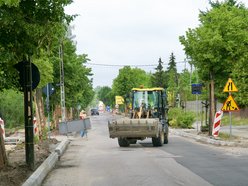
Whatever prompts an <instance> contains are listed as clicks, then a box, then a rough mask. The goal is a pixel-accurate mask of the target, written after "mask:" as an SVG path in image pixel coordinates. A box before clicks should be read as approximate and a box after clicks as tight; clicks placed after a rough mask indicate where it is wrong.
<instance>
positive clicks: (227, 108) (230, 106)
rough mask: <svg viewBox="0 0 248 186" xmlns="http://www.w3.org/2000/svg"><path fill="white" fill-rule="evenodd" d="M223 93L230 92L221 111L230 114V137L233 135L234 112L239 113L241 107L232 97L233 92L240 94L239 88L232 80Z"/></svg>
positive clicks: (229, 80)
mask: <svg viewBox="0 0 248 186" xmlns="http://www.w3.org/2000/svg"><path fill="white" fill-rule="evenodd" d="M223 92H228V93H229V96H228V98H227V99H226V101H225V102H224V104H223V106H222V108H221V110H222V111H223V112H229V119H230V137H231V135H232V112H234V111H239V107H238V105H237V103H236V102H235V100H234V98H233V97H232V92H238V89H237V87H236V86H235V84H234V82H233V81H232V79H231V78H229V79H228V81H227V83H226V85H225V87H224V89H223Z"/></svg>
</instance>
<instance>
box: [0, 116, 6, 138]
mask: <svg viewBox="0 0 248 186" xmlns="http://www.w3.org/2000/svg"><path fill="white" fill-rule="evenodd" d="M0 130H1V133H2V135H3V139H5V129H4V121H3V120H2V118H0Z"/></svg>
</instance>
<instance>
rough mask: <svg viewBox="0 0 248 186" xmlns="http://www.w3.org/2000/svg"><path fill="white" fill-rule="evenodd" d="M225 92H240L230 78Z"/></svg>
mask: <svg viewBox="0 0 248 186" xmlns="http://www.w3.org/2000/svg"><path fill="white" fill-rule="evenodd" d="M223 92H238V89H237V87H236V86H235V84H234V83H233V81H232V79H231V78H229V79H228V81H227V82H226V86H225V87H224V90H223Z"/></svg>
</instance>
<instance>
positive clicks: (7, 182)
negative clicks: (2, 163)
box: [0, 138, 58, 186]
mask: <svg viewBox="0 0 248 186" xmlns="http://www.w3.org/2000/svg"><path fill="white" fill-rule="evenodd" d="M57 144H58V141H57V140H56V139H55V138H52V139H50V140H46V141H43V142H41V143H39V144H36V145H35V169H37V168H38V167H39V166H40V165H41V164H42V162H43V161H44V160H45V159H46V158H47V157H48V156H49V155H50V154H51V152H53V151H54V149H55V147H56V146H57ZM6 151H7V157H8V162H9V164H8V166H7V167H5V168H3V169H0V180H1V181H0V186H19V185H22V184H23V183H24V182H25V181H26V180H27V179H28V177H29V176H30V175H31V174H32V173H33V172H34V171H35V170H30V169H29V167H28V166H27V165H26V155H25V145H24V144H23V143H22V144H18V145H16V146H14V145H8V146H6Z"/></svg>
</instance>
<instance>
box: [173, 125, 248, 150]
mask: <svg viewBox="0 0 248 186" xmlns="http://www.w3.org/2000/svg"><path fill="white" fill-rule="evenodd" d="M170 132H171V133H172V134H175V135H178V136H182V137H187V138H192V139H194V140H195V141H198V142H201V143H208V144H212V145H216V146H228V147H247V146H248V144H247V143H242V141H241V142H233V141H223V140H219V139H214V138H210V137H204V136H201V135H197V134H192V133H190V132H185V131H183V130H177V129H170Z"/></svg>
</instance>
